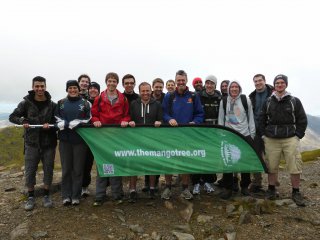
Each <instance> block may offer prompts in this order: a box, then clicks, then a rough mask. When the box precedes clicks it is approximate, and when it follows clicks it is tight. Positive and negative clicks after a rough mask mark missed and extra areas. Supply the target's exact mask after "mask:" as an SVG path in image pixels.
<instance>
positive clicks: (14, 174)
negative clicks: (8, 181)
mask: <svg viewBox="0 0 320 240" xmlns="http://www.w3.org/2000/svg"><path fill="white" fill-rule="evenodd" d="M22 176H23V172H17V173H12V174H10V175H9V177H10V178H17V177H22Z"/></svg>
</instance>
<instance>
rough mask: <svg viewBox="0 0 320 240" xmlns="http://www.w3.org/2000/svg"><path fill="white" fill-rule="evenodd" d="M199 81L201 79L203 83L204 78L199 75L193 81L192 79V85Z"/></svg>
mask: <svg viewBox="0 0 320 240" xmlns="http://www.w3.org/2000/svg"><path fill="white" fill-rule="evenodd" d="M198 81H200V82H201V83H202V79H201V78H199V77H196V78H194V79H193V81H192V86H194V85H195V84H196V82H198Z"/></svg>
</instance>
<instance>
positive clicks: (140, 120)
mask: <svg viewBox="0 0 320 240" xmlns="http://www.w3.org/2000/svg"><path fill="white" fill-rule="evenodd" d="M139 93H140V98H139V99H137V100H135V101H133V102H132V103H131V105H130V116H131V121H130V122H129V125H130V127H135V126H136V124H153V125H154V126H155V127H160V125H161V122H162V106H161V103H159V102H158V101H156V100H155V99H154V98H151V85H150V84H149V83H147V82H142V83H141V84H140V85H139ZM155 180H156V178H155V176H149V183H150V191H149V194H150V198H151V199H154V197H155ZM136 186H137V177H136V176H134V177H130V186H129V190H130V194H129V202H131V203H134V202H136V200H137V191H136Z"/></svg>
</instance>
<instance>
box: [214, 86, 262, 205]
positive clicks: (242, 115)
mask: <svg viewBox="0 0 320 240" xmlns="http://www.w3.org/2000/svg"><path fill="white" fill-rule="evenodd" d="M241 93H242V88H241V85H240V83H238V82H237V81H232V82H230V85H229V88H228V94H229V96H228V98H227V102H226V106H225V108H226V109H224V105H223V101H221V102H220V108H219V119H218V124H219V125H223V126H226V127H229V128H232V129H234V130H235V131H238V132H239V133H241V134H242V135H244V136H245V138H246V139H247V140H248V141H250V142H253V139H254V137H255V134H256V129H255V124H254V117H253V111H252V105H251V101H250V99H249V98H247V97H246V101H247V106H248V109H245V106H244V103H243V102H242V99H241ZM250 182H251V180H250V173H241V182H240V186H241V193H242V195H245V196H248V195H250V193H249V190H248V186H249V185H250ZM223 185H224V187H225V191H223V192H222V193H221V195H220V197H221V198H222V199H229V198H230V197H231V196H232V189H233V174H232V173H224V174H223Z"/></svg>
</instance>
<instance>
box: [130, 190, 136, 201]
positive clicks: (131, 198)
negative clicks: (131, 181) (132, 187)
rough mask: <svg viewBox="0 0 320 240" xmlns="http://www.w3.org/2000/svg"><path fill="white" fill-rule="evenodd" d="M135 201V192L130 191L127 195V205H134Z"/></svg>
mask: <svg viewBox="0 0 320 240" xmlns="http://www.w3.org/2000/svg"><path fill="white" fill-rule="evenodd" d="M136 201H137V192H136V191H132V192H130V194H129V203H135V202H136Z"/></svg>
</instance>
